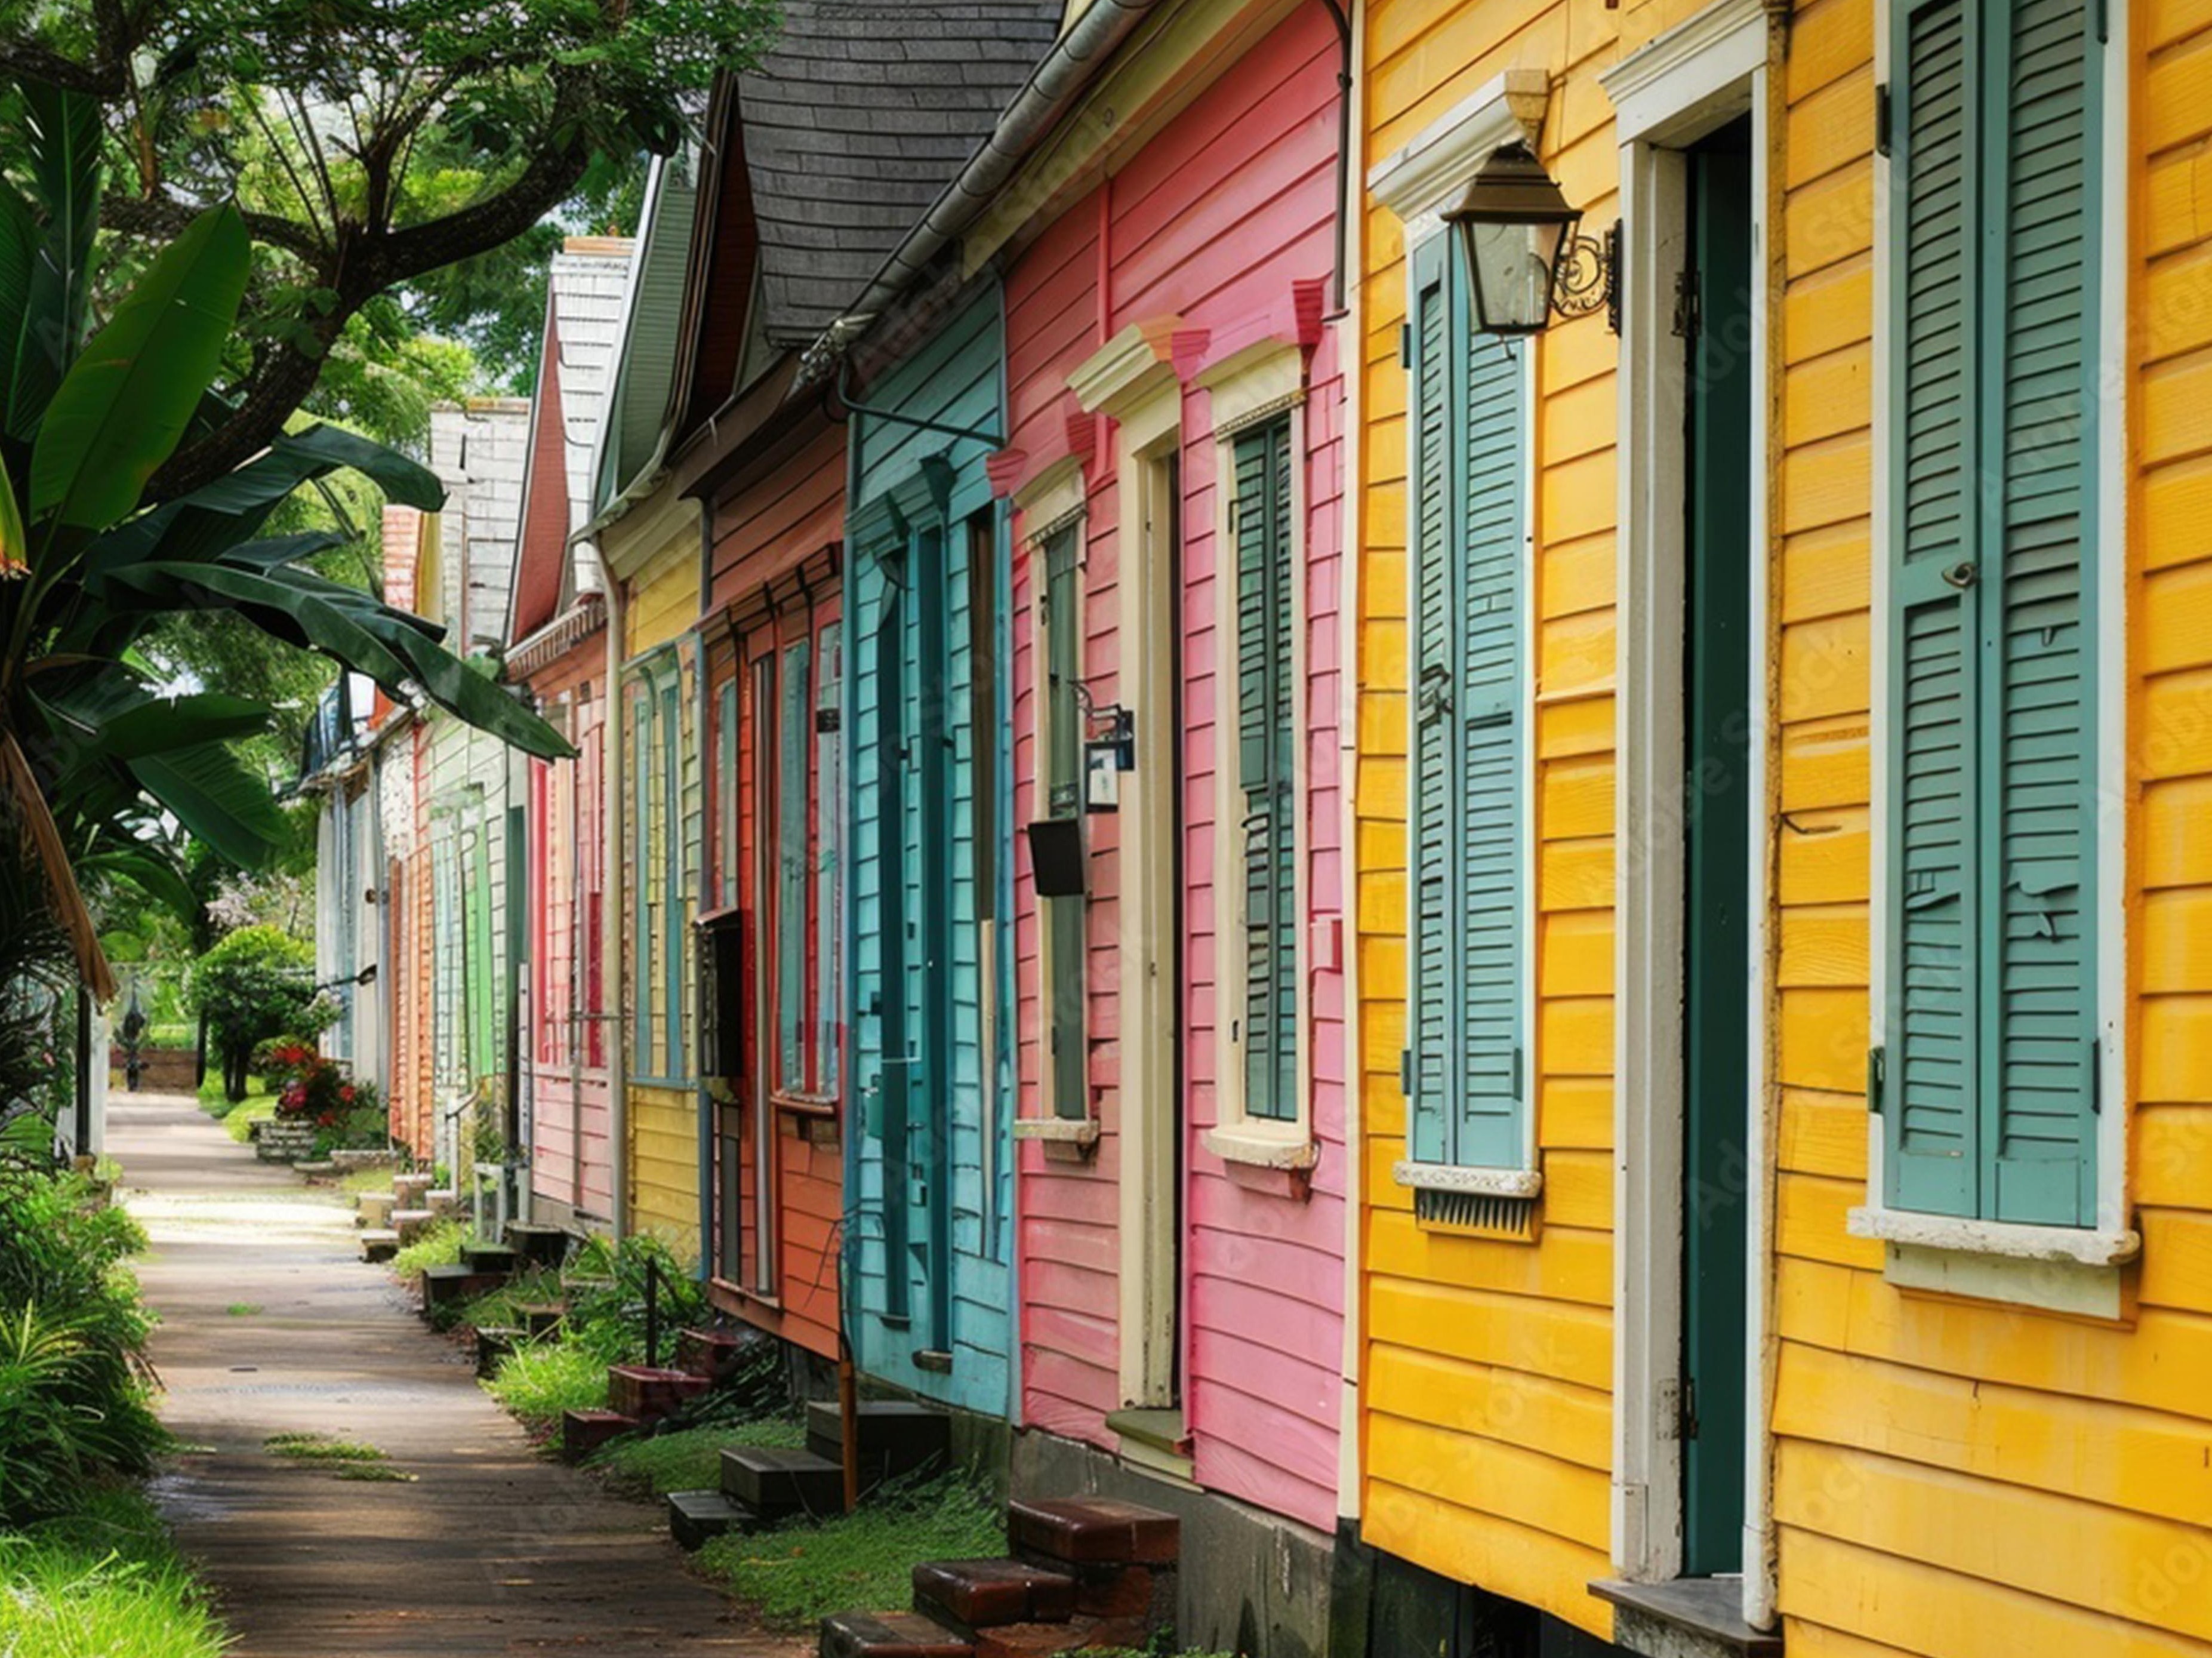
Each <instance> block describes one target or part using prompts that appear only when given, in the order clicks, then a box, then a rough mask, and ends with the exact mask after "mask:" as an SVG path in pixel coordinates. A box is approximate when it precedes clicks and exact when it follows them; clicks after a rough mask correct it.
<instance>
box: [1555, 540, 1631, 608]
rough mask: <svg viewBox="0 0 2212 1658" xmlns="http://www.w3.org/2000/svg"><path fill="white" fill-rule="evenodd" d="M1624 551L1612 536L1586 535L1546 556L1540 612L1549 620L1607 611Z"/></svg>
mask: <svg viewBox="0 0 2212 1658" xmlns="http://www.w3.org/2000/svg"><path fill="white" fill-rule="evenodd" d="M1619 559H1620V551H1619V549H1618V547H1617V546H1615V544H1614V541H1613V537H1612V536H1610V535H1590V536H1585V537H1584V538H1583V539H1581V540H1579V541H1575V542H1571V543H1569V544H1568V545H1567V546H1561V547H1553V548H1552V549H1550V550H1549V551H1548V552H1547V553H1546V555H1545V558H1544V563H1543V564H1542V566H1541V569H1540V570H1539V571H1538V576H1539V585H1540V586H1541V588H1542V591H1541V593H1539V594H1537V614H1538V615H1539V616H1540V617H1542V618H1545V619H1550V618H1553V617H1559V616H1577V615H1580V614H1582V613H1584V612H1586V611H1594V610H1604V609H1607V607H1610V606H1611V605H1612V604H1613V597H1614V592H1613V589H1614V587H1615V582H1614V580H1613V577H1614V575H1615V573H1616V572H1615V568H1614V567H1615V565H1616V564H1618V562H1619Z"/></svg>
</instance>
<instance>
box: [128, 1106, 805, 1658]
mask: <svg viewBox="0 0 2212 1658" xmlns="http://www.w3.org/2000/svg"><path fill="white" fill-rule="evenodd" d="M108 1123H109V1128H108V1149H109V1151H110V1152H111V1154H112V1155H113V1156H114V1157H115V1158H116V1159H117V1161H119V1162H120V1163H121V1164H122V1166H123V1177H124V1183H125V1188H126V1201H127V1202H128V1203H129V1204H130V1206H131V1211H132V1212H133V1213H134V1214H136V1215H137V1216H138V1217H139V1219H140V1220H141V1221H142V1222H143V1224H144V1225H145V1227H146V1229H147V1231H148V1232H149V1234H152V1240H153V1248H152V1252H151V1253H150V1255H149V1257H148V1259H145V1260H144V1261H143V1263H142V1264H141V1265H140V1269H139V1276H140V1278H141V1280H142V1281H143V1283H144V1285H145V1288H146V1294H147V1298H148V1299H149V1301H151V1302H152V1303H153V1305H154V1307H155V1310H156V1311H158V1312H159V1313H160V1314H161V1320H162V1323H161V1328H160V1329H159V1330H158V1331H157V1332H155V1339H154V1362H155V1366H156V1368H158V1369H159V1370H160V1372H161V1381H162V1382H163V1384H164V1385H165V1386H166V1387H167V1403H166V1405H165V1406H164V1411H163V1414H164V1416H165V1417H167V1421H168V1423H169V1426H170V1427H171V1429H173V1431H174V1432H175V1433H176V1434H177V1435H178V1436H179V1438H181V1439H182V1440H184V1441H185V1442H186V1443H187V1444H188V1445H192V1446H196V1447H199V1448H200V1449H198V1450H196V1451H194V1452H192V1453H191V1454H187V1455H185V1456H183V1457H181V1458H179V1460H178V1463H177V1466H176V1472H173V1474H171V1475H169V1476H168V1477H166V1478H163V1479H162V1480H161V1482H160V1484H159V1485H158V1486H157V1488H156V1495H157V1496H160V1498H161V1503H162V1506H163V1507H164V1509H167V1512H168V1514H169V1515H170V1517H171V1519H172V1520H173V1521H174V1523H175V1525H176V1527H177V1533H178V1538H179V1542H180V1543H181V1544H182V1545H183V1546H184V1548H185V1551H186V1552H187V1553H189V1554H190V1555H191V1556H192V1557H194V1558H195V1559H197V1561H198V1562H199V1563H200V1564H201V1565H202V1566H203V1567H204V1570H206V1572H207V1574H208V1576H209V1578H210V1581H211V1582H212V1583H213V1585H214V1587H215V1589H216V1593H217V1594H218V1595H219V1596H220V1598H221V1600H222V1609H223V1612H224V1614H225V1615H226V1616H227V1617H228V1619H229V1621H230V1623H231V1625H232V1627H233V1628H234V1630H235V1631H237V1634H238V1637H239V1642H238V1645H237V1647H236V1648H235V1649H234V1651H235V1653H236V1654H237V1655H238V1658H417V1655H422V1658H428V1655H433V1654H435V1655H439V1658H462V1655H469V1658H474V1655H495V1654H513V1653H532V1654H545V1653H561V1652H578V1653H591V1654H593V1655H595V1658H597V1655H608V1658H630V1655H639V1658H642V1655H647V1654H655V1653H678V1652H682V1653H690V1652H719V1653H724V1654H737V1655H743V1658H785V1655H789V1654H793V1653H795V1652H798V1651H801V1650H804V1648H803V1647H801V1646H799V1645H796V1644H794V1643H792V1642H790V1641H788V1640H781V1639H775V1638H771V1637H764V1636H762V1635H759V1634H757V1633H755V1632H753V1631H751V1629H750V1626H749V1625H748V1624H746V1623H745V1621H744V1619H743V1618H738V1617H735V1616H733V1615H732V1612H731V1609H730V1606H729V1603H728V1602H726V1600H723V1598H722V1597H721V1596H720V1595H719V1594H715V1593H714V1591H713V1590H711V1589H709V1588H707V1587H706V1586H705V1585H704V1584H702V1583H701V1582H698V1581H696V1579H694V1578H692V1577H691V1576H689V1575H688V1574H687V1573H686V1572H685V1570H684V1565H683V1557H682V1556H681V1555H680V1554H678V1552H677V1551H676V1549H675V1548H674V1547H673V1545H671V1544H670V1543H669V1542H668V1541H667V1540H666V1536H665V1531H664V1530H663V1528H662V1527H661V1525H660V1523H659V1514H658V1512H657V1511H656V1510H654V1509H650V1508H647V1507H646V1506H644V1505H642V1504H639V1503H624V1502H618V1501H616V1500H614V1499H611V1498H610V1497H608V1496H605V1495H604V1494H603V1493H602V1492H601V1491H600V1490H599V1487H598V1485H597V1484H595V1483H594V1482H593V1481H592V1480H591V1479H590V1478H586V1477H585V1476H584V1475H582V1474H579V1473H577V1472H574V1471H572V1470H570V1469H567V1468H563V1467H561V1466H557V1465H556V1464H554V1463H551V1462H549V1461H547V1460H544V1459H543V1458H541V1457H540V1456H538V1454H536V1453H535V1452H534V1451H533V1450H532V1447H531V1445H530V1442H529V1441H528V1439H527V1438H526V1436H524V1434H523V1432H522V1430H521V1429H520V1428H518V1427H517V1426H516V1425H515V1424H514V1423H513V1421H512V1420H511V1419H510V1418H509V1417H507V1415H506V1414H505V1412H503V1411H501V1410H499V1409H498V1407H497V1406H495V1405H493V1404H492V1402H491V1400H490V1399H489V1398H487V1397H486V1396H485V1394H484V1393H483V1391H482V1390H481V1389H479V1388H478V1387H477V1384H476V1381H475V1378H474V1375H473V1373H472V1370H471V1366H470V1365H469V1364H468V1363H467V1362H466V1359H465V1355H463V1354H462V1353H461V1352H460V1351H459V1350H458V1349H456V1348H455V1347H453V1345H452V1344H450V1343H448V1342H447V1341H445V1340H443V1339H442V1338H439V1337H436V1336H434V1335H432V1334H431V1333H430V1332H428V1329H427V1327H426V1326H424V1325H423V1324H422V1321H421V1320H419V1319H417V1318H416V1316H415V1315H414V1314H413V1312H412V1311H411V1310H410V1308H409V1306H408V1304H407V1301H406V1300H405V1298H404V1296H403V1295H401V1294H400V1292H399V1291H398V1288H397V1287H396V1286H395V1285H394V1284H393V1283H392V1278H391V1277H390V1275H389V1274H388V1273H387V1272H386V1271H385V1270H384V1269H383V1268H381V1267H375V1266H368V1265H362V1263H361V1262H360V1261H359V1259H356V1257H357V1254H358V1250H357V1248H356V1244H355V1241H354V1234H353V1225H352V1216H351V1215H350V1213H349V1210H348V1209H347V1207H346V1206H345V1204H343V1202H342V1201H341V1200H339V1199H337V1198H334V1197H331V1196H329V1195H327V1194H324V1193H320V1192H309V1191H307V1190H306V1189H305V1188H304V1187H303V1186H301V1182H300V1180H299V1179H298V1177H297V1176H295V1175H294V1174H293V1173H291V1172H290V1171H289V1169H283V1168H273V1167H264V1166H263V1165H261V1164H258V1163H257V1162H255V1161H253V1157H252V1153H251V1152H250V1151H248V1150H247V1149H246V1148H244V1147H242V1146H239V1145H235V1144H234V1143H232V1142H231V1140H230V1139H229V1137H228V1136H227V1135H225V1134H224V1132H223V1131H222V1127H221V1126H220V1125H217V1124H216V1123H214V1122H213V1121H211V1120H210V1119H209V1118H208V1117H207V1116H206V1115H205V1114H204V1113H203V1112H201V1111H200V1110H199V1109H198V1107H197V1106H196V1105H195V1104H194V1103H193V1102H192V1101H191V1100H186V1099H183V1098H179V1097H177V1096H174V1095H161V1094H139V1095H135V1096H133V1095H120V1094H118V1095H116V1096H113V1097H112V1100H111V1102H110V1106H109V1116H108ZM287 1431H304V1432H317V1433H329V1434H336V1435H341V1436H344V1437H346V1438H349V1439H355V1440H363V1441H367V1442H369V1443H371V1444H374V1445H376V1446H379V1447H380V1448H383V1449H384V1450H385V1451H386V1452H388V1453H389V1454H390V1456H391V1466H392V1467H393V1468H395V1469H397V1470H398V1471H400V1472H404V1473H407V1474H411V1475H413V1476H415V1478H414V1479H413V1480H412V1481H410V1482H408V1483H394V1484H370V1483H359V1482H354V1481H348V1480H342V1479H339V1478H336V1477H335V1476H334V1475H333V1474H332V1473H331V1472H330V1470H328V1469H327V1468H319V1467H310V1466H294V1465H291V1464H289V1463H287V1462H285V1461H283V1460H281V1459H279V1458H277V1457H275V1456H272V1455H270V1454H269V1453H268V1452H267V1451H266V1450H264V1448H263V1441H264V1439H266V1438H267V1437H268V1436H270V1435H271V1434H276V1433H283V1432H287Z"/></svg>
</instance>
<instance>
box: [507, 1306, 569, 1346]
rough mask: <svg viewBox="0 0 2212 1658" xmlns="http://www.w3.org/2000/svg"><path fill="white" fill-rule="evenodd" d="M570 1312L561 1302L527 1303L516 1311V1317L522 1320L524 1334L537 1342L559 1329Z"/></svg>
mask: <svg viewBox="0 0 2212 1658" xmlns="http://www.w3.org/2000/svg"><path fill="white" fill-rule="evenodd" d="M514 1316H515V1317H517V1318H518V1319H520V1320H522V1333H523V1334H524V1335H526V1336H527V1337H529V1338H531V1340H532V1341H536V1340H537V1339H538V1338H539V1337H540V1336H550V1335H551V1334H552V1333H553V1332H554V1331H555V1330H556V1329H557V1328H559V1326H560V1323H561V1320H562V1319H563V1318H565V1317H567V1316H568V1308H565V1307H563V1306H562V1304H561V1303H560V1302H559V1301H526V1302H524V1303H522V1304H521V1305H520V1306H518V1307H517V1308H515V1309H514Z"/></svg>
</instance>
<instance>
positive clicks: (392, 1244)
mask: <svg viewBox="0 0 2212 1658" xmlns="http://www.w3.org/2000/svg"><path fill="white" fill-rule="evenodd" d="M398 1253H399V1234H398V1233H397V1232H394V1231H392V1229H391V1228H389V1227H372V1228H369V1229H368V1231H366V1232H364V1233H362V1234H361V1258H362V1259H363V1260H365V1261H388V1260H390V1259H392V1257H393V1256H394V1255H397V1254H398Z"/></svg>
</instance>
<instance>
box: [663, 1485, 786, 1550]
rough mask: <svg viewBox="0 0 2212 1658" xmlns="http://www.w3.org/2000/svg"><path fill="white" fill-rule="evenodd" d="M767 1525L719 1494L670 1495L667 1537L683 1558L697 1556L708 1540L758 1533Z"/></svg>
mask: <svg viewBox="0 0 2212 1658" xmlns="http://www.w3.org/2000/svg"><path fill="white" fill-rule="evenodd" d="M765 1523H766V1522H765V1521H763V1520H762V1518H761V1517H760V1515H757V1514H755V1513H754V1512H753V1511H752V1510H751V1509H749V1508H747V1507H746V1506H745V1505H744V1503H732V1501H731V1500H730V1499H729V1498H728V1497H727V1496H724V1495H723V1494H722V1493H721V1492H720V1491H671V1492H669V1494H668V1535H669V1536H670V1537H671V1539H674V1541H675V1544H676V1546H677V1547H678V1548H679V1549H681V1550H683V1551H684V1553H686V1554H696V1553H697V1552H698V1551H699V1550H700V1549H701V1548H702V1546H703V1545H705V1544H706V1543H707V1542H708V1540H709V1539H713V1538H717V1537H723V1536H726V1535H727V1534H728V1533H731V1532H751V1531H758V1530H759V1529H760V1528H761V1527H762V1526H763V1524H765Z"/></svg>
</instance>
